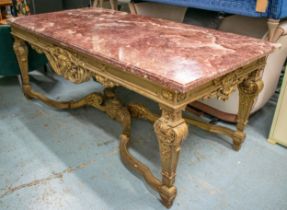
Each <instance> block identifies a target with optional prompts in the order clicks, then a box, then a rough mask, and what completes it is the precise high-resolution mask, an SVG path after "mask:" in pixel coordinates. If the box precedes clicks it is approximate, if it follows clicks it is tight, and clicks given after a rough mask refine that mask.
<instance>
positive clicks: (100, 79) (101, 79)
mask: <svg viewBox="0 0 287 210" xmlns="http://www.w3.org/2000/svg"><path fill="white" fill-rule="evenodd" d="M94 77H95V79H96V80H97V82H99V83H101V84H102V85H103V86H104V87H105V88H112V87H115V86H118V84H117V83H115V82H113V81H111V80H109V79H107V78H106V77H103V76H100V75H95V76H94Z"/></svg>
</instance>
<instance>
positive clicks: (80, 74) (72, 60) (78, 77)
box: [32, 45, 92, 83]
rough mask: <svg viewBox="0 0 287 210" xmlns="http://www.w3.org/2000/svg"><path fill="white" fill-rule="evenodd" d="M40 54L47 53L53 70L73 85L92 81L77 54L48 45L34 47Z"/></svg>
mask: <svg viewBox="0 0 287 210" xmlns="http://www.w3.org/2000/svg"><path fill="white" fill-rule="evenodd" d="M32 47H33V49H35V50H36V51H37V52H38V53H45V55H46V57H47V59H48V60H49V63H50V65H51V67H52V68H53V70H54V71H55V72H56V73H57V74H58V75H61V76H63V77H64V78H65V79H67V80H69V81H71V82H73V83H82V82H86V81H88V80H89V79H91V77H92V75H91V73H90V72H89V71H88V70H86V69H85V68H84V66H85V64H84V62H82V61H80V59H79V58H78V56H77V54H74V53H71V52H69V51H67V50H64V49H62V48H59V47H56V46H52V45H46V46H45V47H44V48H39V47H38V46H32Z"/></svg>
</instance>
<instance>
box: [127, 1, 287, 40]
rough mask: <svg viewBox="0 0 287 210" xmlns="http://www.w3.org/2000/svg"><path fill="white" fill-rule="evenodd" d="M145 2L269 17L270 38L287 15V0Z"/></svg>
mask: <svg viewBox="0 0 287 210" xmlns="http://www.w3.org/2000/svg"><path fill="white" fill-rule="evenodd" d="M140 2H143V1H142V0H133V1H132V2H131V4H134V3H140ZM144 2H153V3H163V4H170V5H176V6H181V7H191V8H199V9H206V10H211V11H218V12H223V13H229V14H236V15H242V16H250V17H266V18H268V27H269V31H270V33H269V38H270V40H272V38H273V35H274V33H275V32H276V29H277V27H278V25H279V21H280V19H282V18H286V17H287V0H269V1H267V0H266V1H265V0H263V1H262V0H200V1H198V0H145V1H144ZM262 5H263V6H262Z"/></svg>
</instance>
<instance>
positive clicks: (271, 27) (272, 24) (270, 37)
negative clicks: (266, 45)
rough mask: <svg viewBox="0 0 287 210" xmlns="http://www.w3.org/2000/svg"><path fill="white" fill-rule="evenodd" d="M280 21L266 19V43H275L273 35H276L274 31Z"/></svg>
mask: <svg viewBox="0 0 287 210" xmlns="http://www.w3.org/2000/svg"><path fill="white" fill-rule="evenodd" d="M279 22H280V20H274V19H268V21H267V25H268V32H269V33H268V41H270V42H275V41H276V40H275V39H274V37H275V36H274V35H275V34H276V30H277V29H278V26H279Z"/></svg>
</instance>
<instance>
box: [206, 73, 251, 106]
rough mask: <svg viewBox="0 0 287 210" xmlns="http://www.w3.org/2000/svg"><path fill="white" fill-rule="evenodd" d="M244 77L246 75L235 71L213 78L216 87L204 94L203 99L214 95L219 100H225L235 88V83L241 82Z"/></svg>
mask: <svg viewBox="0 0 287 210" xmlns="http://www.w3.org/2000/svg"><path fill="white" fill-rule="evenodd" d="M246 77H248V75H242V76H239V75H238V74H237V73H236V72H232V73H230V74H228V75H226V76H225V77H223V78H219V79H215V80H214V81H213V83H214V85H215V86H217V87H218V88H217V89H216V90H215V91H213V92H212V93H209V94H208V95H206V96H204V97H203V99H208V98H211V97H216V98H217V99H219V100H223V101H226V100H227V99H228V98H229V96H230V95H231V94H232V92H233V91H234V90H235V89H236V86H237V84H239V83H241V82H242V81H243V80H244V79H245V78H246Z"/></svg>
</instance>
